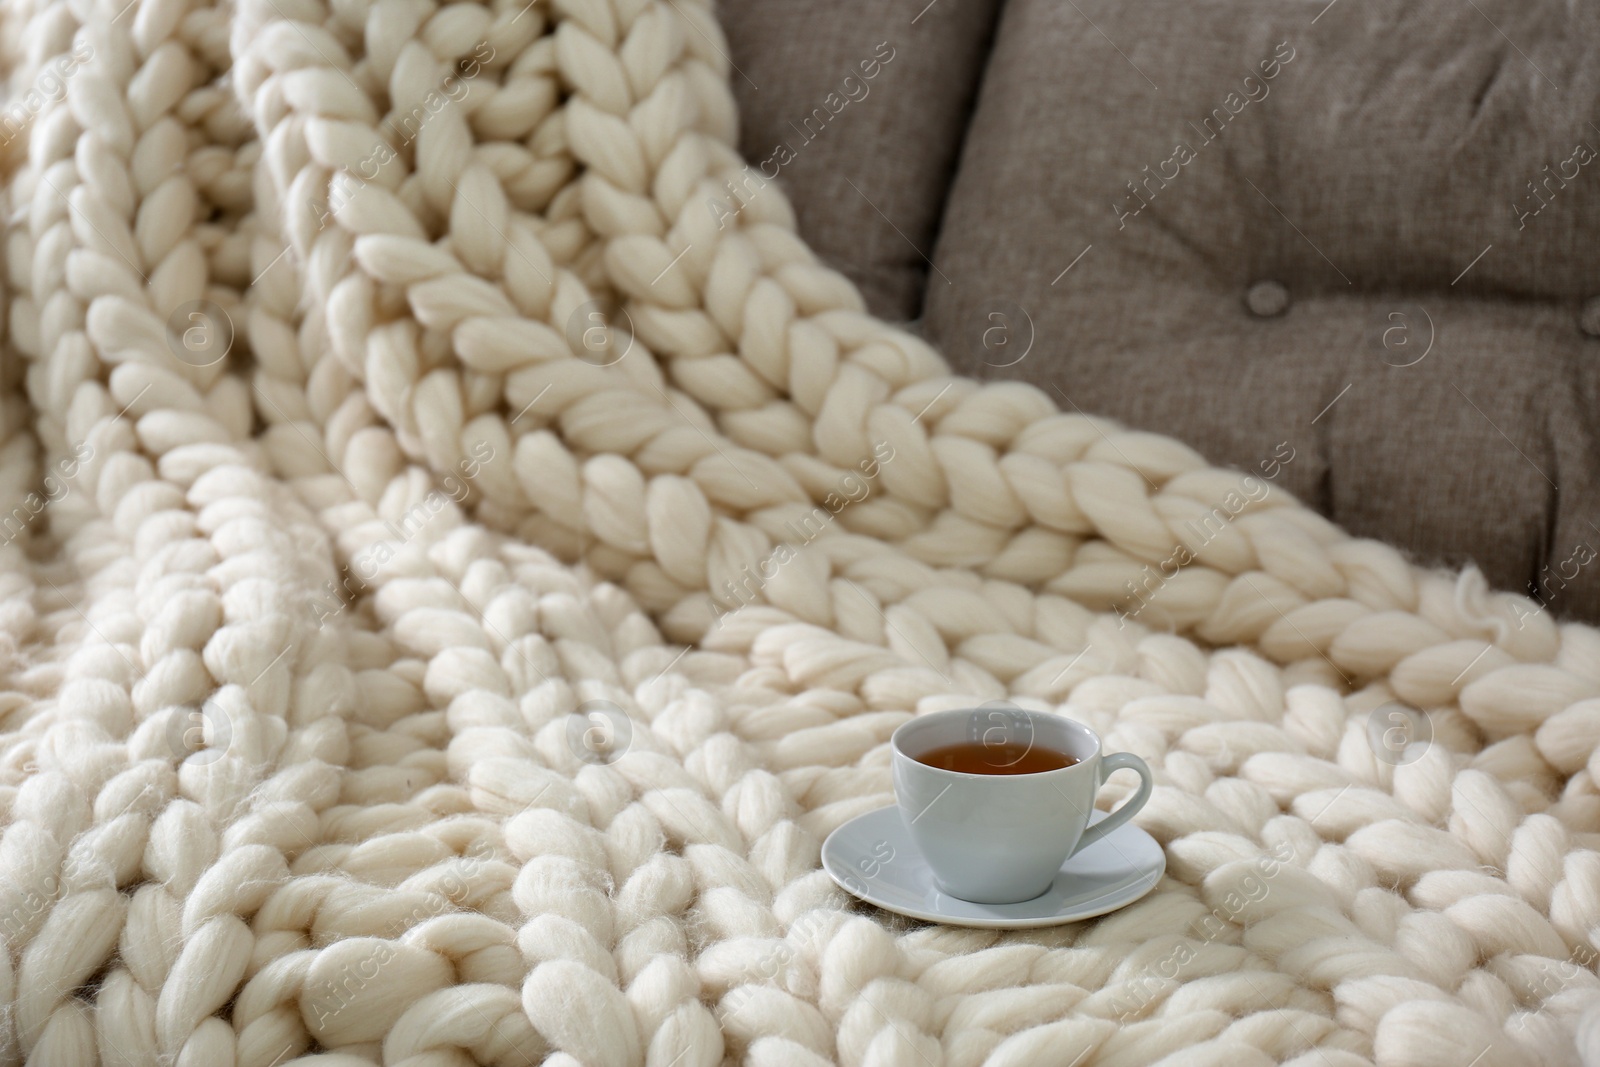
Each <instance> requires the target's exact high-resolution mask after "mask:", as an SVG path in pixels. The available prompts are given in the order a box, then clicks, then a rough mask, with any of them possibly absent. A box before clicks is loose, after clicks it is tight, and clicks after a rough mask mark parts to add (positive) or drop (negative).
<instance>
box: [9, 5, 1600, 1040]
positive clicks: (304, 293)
mask: <svg viewBox="0 0 1600 1067" xmlns="http://www.w3.org/2000/svg"><path fill="white" fill-rule="evenodd" d="M124 5H125V6H124ZM4 28H5V32H4V34H3V41H4V48H5V49H6V53H7V61H8V63H9V65H10V67H9V69H10V72H11V73H10V85H9V95H8V97H7V100H6V103H5V107H4V111H3V115H0V138H3V140H4V145H5V152H6V164H7V168H8V171H7V173H8V181H7V184H6V192H5V194H4V195H5V197H6V200H7V210H6V215H5V217H6V219H7V224H6V232H5V245H4V250H5V258H4V273H5V301H6V318H5V330H6V335H5V349H4V368H5V370H4V373H5V382H6V385H7V390H6V392H5V394H4V400H3V409H0V435H3V443H0V454H3V462H0V506H3V508H4V519H3V523H4V528H5V534H4V537H3V540H4V542H5V543H4V546H3V548H0V556H3V561H4V562H3V571H0V583H3V600H0V669H3V671H4V675H5V685H4V693H3V696H0V727H3V730H4V733H3V735H0V753H3V755H0V825H3V836H0V939H3V944H4V951H0V1004H3V1006H4V1010H3V1011H0V1062H3V1063H6V1064H20V1063H28V1064H37V1065H41V1067H73V1065H79V1064H93V1063H105V1064H118V1065H128V1067H133V1065H138V1067H146V1065H149V1067H154V1065H157V1064H160V1065H179V1067H235V1065H237V1067H272V1065H283V1064H290V1063H310V1062H313V1061H314V1062H317V1063H319V1064H325V1065H328V1067H347V1065H351V1067H353V1065H358V1064H385V1065H405V1067H464V1065H468V1064H490V1065H495V1067H514V1065H525V1064H534V1063H541V1062H548V1063H552V1064H566V1065H575V1064H582V1065H593V1067H624V1065H629V1064H650V1065H653V1067H711V1065H714V1064H720V1063H751V1064H759V1065H796V1067H811V1065H819V1064H825V1063H836V1064H847V1065H851V1067H855V1065H872V1067H891V1065H893V1067H918V1065H923V1064H925V1065H927V1067H964V1065H975V1064H980V1063H983V1064H994V1065H1012V1064H1016V1065H1026V1064H1048V1065H1062V1067H1077V1065H1082V1067H1089V1065H1142V1064H1150V1063H1155V1062H1162V1063H1181V1064H1226V1065H1228V1067H1248V1065H1254V1064H1263V1063H1275V1062H1293V1063H1296V1064H1304V1065H1308V1067H1309V1065H1328V1067H1347V1065H1354V1064H1361V1063H1381V1064H1406V1065H1411V1064H1437V1065H1441V1067H1446V1065H1447V1067H1501V1065H1515V1064H1535V1063H1537V1064H1569V1063H1576V1062H1578V1061H1579V1057H1580V1055H1581V1053H1580V1051H1579V1049H1580V1047H1586V1048H1588V1049H1591V1050H1593V1049H1595V1047H1596V1045H1597V1043H1600V1025H1597V1020H1596V1017H1595V1016H1594V1015H1593V1013H1592V1009H1593V1005H1594V1004H1595V1002H1596V1000H1597V999H1600V978H1597V977H1596V974H1595V966H1594V960H1595V952H1596V948H1597V945H1600V853H1597V852H1596V851H1595V849H1596V847H1597V846H1600V792H1597V786H1596V779H1597V776H1600V757H1597V756H1596V751H1597V746H1600V634H1597V633H1596V632H1595V631H1594V630H1592V629H1590V628H1587V627H1583V626H1577V625H1562V624H1560V623H1558V622H1557V621H1556V620H1554V619H1552V618H1551V617H1550V616H1549V615H1548V614H1546V613H1544V612H1543V611H1541V610H1540V607H1539V606H1538V605H1537V604H1536V603H1534V602H1532V601H1530V600H1527V599H1526V598H1523V597H1520V596H1515V595H1509V594H1501V593H1494V592H1492V591H1490V590H1489V589H1487V588H1486V587H1485V584H1484V583H1483V581H1482V580H1481V578H1479V577H1478V576H1477V575H1476V574H1475V573H1474V572H1470V571H1469V572H1467V573H1466V574H1462V575H1451V574H1445V573H1439V572H1434V571H1425V570H1422V569H1419V568H1418V567H1416V566H1413V565H1411V564H1409V563H1408V562H1407V561H1406V560H1405V559H1404V558H1403V557H1402V556H1401V555H1400V554H1399V553H1398V552H1396V551H1394V550H1393V549H1391V548H1388V547H1385V546H1383V545H1381V544H1375V543H1372V542H1368V541H1362V540H1356V539H1352V538H1351V537H1349V536H1347V535H1345V534H1344V533H1342V532H1341V531H1340V530H1338V529H1336V528H1334V527H1333V526H1331V525H1330V524H1329V523H1327V522H1326V521H1324V520H1322V519H1320V518H1319V517H1318V516H1317V515H1316V514H1314V513H1313V512H1311V511H1310V510H1308V509H1306V508H1305V507H1303V506H1301V505H1300V504H1298V503H1296V502H1295V501H1294V500H1292V499H1290V498H1289V497H1288V496H1287V495H1286V494H1285V493H1284V492H1283V491H1282V490H1280V489H1277V488H1275V486H1274V484H1273V478H1274V476H1275V475H1276V473H1277V471H1278V470H1280V469H1281V465H1282V464H1285V463H1292V462H1293V461H1294V460H1293V457H1294V455H1295V442H1294V441H1292V440H1290V441H1286V442H1285V443H1284V445H1283V446H1282V447H1281V448H1280V449H1278V450H1277V452H1275V453H1274V454H1273V455H1271V456H1263V457H1262V463H1261V465H1260V467H1259V469H1257V470H1253V471H1248V472H1243V473H1241V472H1237V471H1224V470H1217V469H1213V468H1210V467H1208V466H1207V464H1206V463H1204V462H1203V461H1202V460H1201V459H1200V458H1199V457H1198V456H1196V455H1195V454H1194V453H1193V452H1192V451H1191V450H1189V449H1188V448H1186V447H1184V446H1182V445H1180V444H1178V443H1176V442H1174V441H1172V440H1169V439H1166V438H1163V437H1160V436H1156V435H1152V434H1148V433H1134V432H1129V431H1127V430H1124V429H1122V428H1120V427H1118V426H1116V425H1114V424H1112V423H1110V422H1107V421H1104V420H1099V419H1094V418H1091V417H1087V416H1085V415H1083V414H1081V413H1077V412H1076V411H1074V412H1072V413H1067V414H1064V413H1062V412H1061V411H1058V410H1057V408H1056V407H1055V405H1054V404H1053V403H1052V399H1051V398H1050V397H1048V396H1046V395H1043V394H1041V393H1040V392H1038V391H1035V390H1033V389H1030V388H1025V387H1021V386H1016V385H988V386H980V385H978V384H976V383H974V382H971V381H967V380H963V379H960V378H955V377H952V376H950V375H949V373H948V372H947V370H946V367H945V365H944V364H943V363H942V361H941V359H940V358H939V357H938V356H937V355H936V354H935V353H934V352H932V351H930V350H929V349H928V348H927V347H926V346H925V345H924V344H922V343H921V342H919V341H918V340H917V339H916V338H914V337H913V336H910V335H908V334H907V333H905V332H903V331H901V330H897V329H895V328H892V327H890V326H886V325H884V324H882V323H880V322H877V321H875V320H874V319H872V318H871V317H870V316H868V315H867V314H866V313H865V312H864V311H863V306H862V303H861V300H860V298H859V296H858V294H857V293H856V291H855V290H854V289H853V287H852V286H851V285H850V284H849V283H847V282H846V281H845V280H844V279H842V278H841V277H840V276H839V275H838V274H837V273H835V272H833V271H831V270H829V269H828V268H826V267H825V266H824V265H822V264H821V263H819V262H818V260H817V259H816V258H815V257H814V256H813V255H812V254H811V253H810V252H809V251H808V249H807V248H806V246H805V244H804V243H803V242H802V241H801V240H800V239H799V238H798V237H797V236H796V235H795V232H794V225H793V219H792V217H791V212H790V209H789V206H788V204H787V203H786V201H785V199H784V196H783V193H782V192H781V190H780V189H778V188H777V187H776V186H775V185H773V184H771V183H770V182H769V181H768V180H767V177H766V176H765V175H763V174H762V173H761V172H760V170H759V169H758V168H751V167H748V166H746V164H745V163H744V162H743V161H742V160H741V159H740V158H739V157H738V156H737V154H736V153H735V152H734V150H733V149H732V147H731V145H732V144H733V134H734V128H735V122H736V116H735V113H734V108H733V104H732V102H731V97H730V95H729V92H728V86H727V70H728V66H729V60H728V59H727V57H726V55H725V54H724V53H725V46H724V44H723V42H722V38H721V36H720V33H719V30H718V27H717V23H716V20H715V17H714V15H713V13H712V12H711V10H710V9H709V8H708V7H707V6H706V5H705V3H703V2H702V0H554V2H552V0H533V2H531V3H524V2H523V0H493V2H492V3H481V2H478V0H468V2H459V3H450V4H439V3H436V2H434V0H337V2H334V3H328V4H325V3H323V2H322V0H218V2H216V3H215V4H214V5H212V4H210V3H208V0H10V2H9V3H7V4H6V5H5V8H4ZM1307 432H1308V433H1309V432H1310V431H1309V429H1308V431H1307ZM1001 699H1009V700H1012V701H1015V702H1016V703H1018V704H1020V705H1023V706H1028V707H1036V708H1050V709H1061V710H1064V711H1066V712H1068V713H1070V714H1071V715H1073V716H1074V717H1077V718H1079V719H1082V720H1084V721H1086V722H1088V723H1090V724H1091V725H1093V726H1095V727H1096V728H1097V729H1099V730H1101V731H1102V733H1103V734H1104V735H1105V736H1106V738H1107V741H1108V745H1109V747H1110V748H1113V749H1129V750H1132V751H1135V752H1138V753H1140V754H1142V755H1143V756H1144V757H1145V758H1146V759H1148V760H1149V761H1150V762H1151V763H1152V765H1153V766H1154V767H1155V768H1156V774H1157V779H1158V782H1159V785H1158V788H1157V789H1156V791H1155V796H1154V798H1153V799H1152V800H1151V802H1150V804H1149V806H1148V807H1147V808H1146V809H1145V811H1144V812H1143V813H1142V814H1141V815H1140V816H1139V822H1140V824H1141V825H1142V826H1144V827H1145V828H1146V829H1147V830H1148V831H1149V832H1151V833H1152V834H1154V835H1155V836H1156V837H1157V838H1158V839H1159V840H1160V841H1161V842H1162V844H1163V845H1164V846H1165V848H1166V851H1167V856H1168V871H1167V875H1166V877H1165V878H1164V879H1163V881H1162V882H1161V884H1160V886H1159V887H1158V889H1157V890H1156V891H1155V892H1154V893H1152V894H1151V895H1150V896H1149V897H1147V898H1145V899H1144V900H1143V901H1142V902H1140V903H1138V904H1137V905H1135V906H1133V907H1130V908H1128V909H1126V910H1124V911H1122V912H1120V913H1116V914H1113V915H1111V916H1108V917H1105V918H1102V919H1100V920H1097V921H1092V922H1085V923H1079V924H1074V925H1069V926H1066V927H1061V928H1058V929H1051V930H1042V931H1030V932H1025V933H1009V934H1008V933H999V932H993V931H975V930H961V929H954V928H943V927H937V926H929V925H925V924H920V923H913V922H909V921H905V920H900V919H897V918H895V917H892V916H888V915H886V914H884V913H880V912H877V911H875V910H873V909H871V908H869V907H866V906H864V905H860V904H857V903H855V902H854V901H853V900H852V899H851V898H849V897H847V896H846V895H845V894H843V893H842V892H841V891H840V890H838V889H837V888H835V887H834V885H833V883H832V882H831V881H830V880H829V878H828V877H827V875H826V874H824V873H822V872H821V871H820V870H819V868H818V850H819V845H820V842H821V840H822V838H823V837H824V836H825V835H826V834H827V832H828V831H829V830H831V829H832V828H833V827H835V826H837V825H839V824H840V823H842V822H843V821H845V820H846V819H848V818H850V817H852V816H854V815H856V814H858V813H861V812H864V811H867V810H869V809H872V808H874V807H877V806H880V805H883V804H887V803H889V802H891V793H890V790H889V774H888V760H887V745H886V740H887V738H888V735H889V733H890V731H891V730H892V729H893V728H894V727H895V726H897V725H898V724H899V723H901V722H904V721H906V719H907V718H908V717H909V716H911V715H914V714H916V713H918V712H921V711H927V710H930V709H936V708H946V707H960V706H966V705H975V704H979V703H982V702H985V701H993V700H1001ZM1128 788H1129V787H1128V786H1124V785H1122V784H1121V783H1120V782H1119V781H1116V780H1114V781H1113V783H1112V785H1111V786H1110V787H1108V788H1107V790H1106V791H1105V793H1104V795H1103V796H1102V803H1103V804H1107V805H1109V804H1111V803H1113V802H1114V801H1116V800H1117V799H1118V798H1119V797H1120V796H1123V795H1125V794H1126V792H1127V791H1128ZM889 862H892V860H890V861H889ZM868 873H869V874H870V872H868ZM1585 1042H1586V1043H1587V1044H1585Z"/></svg>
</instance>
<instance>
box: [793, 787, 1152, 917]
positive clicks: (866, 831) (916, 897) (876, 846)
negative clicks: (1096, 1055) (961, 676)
mask: <svg viewBox="0 0 1600 1067" xmlns="http://www.w3.org/2000/svg"><path fill="white" fill-rule="evenodd" d="M1105 817H1106V813H1105V812H1103V811H1096V812H1094V813H1093V814H1092V815H1091V816H1090V818H1089V822H1090V824H1091V825H1092V824H1094V823H1097V822H1099V821H1100V820H1101V819H1104V818H1105ZM822 866H823V868H824V869H825V870H826V871H827V872H828V874H829V875H830V876H831V877H832V878H833V880H834V881H835V882H838V883H839V885H840V886H841V887H842V888H843V889H844V890H845V891H846V892H848V893H852V894H854V895H855V896H858V897H860V898H861V899H862V900H865V901H866V902H867V903H869V904H875V905H877V906H878V907H880V908H882V909H884V910H885V911H892V912H895V913H897V914H900V915H906V916H909V917H911V918H913V919H924V920H926V921H928V922H935V923H946V924H948V925H950V926H982V927H991V928H1002V929H1004V928H1021V927H1029V926H1058V925H1060V924H1062V923H1070V922H1075V921H1077V920H1079V919H1088V918H1092V917H1093V916H1096V915H1104V914H1105V913H1106V912H1108V911H1116V910H1117V909H1118V908H1121V907H1125V906H1127V905H1129V904H1132V903H1133V902H1134V901H1136V900H1138V899H1139V898H1140V897H1142V896H1144V895H1145V894H1146V893H1148V892H1150V890H1152V889H1154V888H1155V887H1156V883H1157V882H1159V881H1160V880H1161V874H1162V872H1163V871H1165V870H1166V869H1167V856H1166V853H1165V852H1163V851H1162V850H1161V846H1160V845H1159V844H1157V843H1156V839H1155V838H1153V837H1151V836H1150V835H1149V834H1147V833H1145V832H1144V831H1143V830H1141V829H1139V828H1138V827H1137V826H1134V825H1133V824H1132V823H1129V824H1128V825H1126V826H1124V827H1122V828H1121V829H1119V830H1116V831H1114V832H1112V833H1111V834H1110V835H1108V836H1107V837H1106V838H1105V839H1104V840H1101V841H1097V842H1096V843H1094V844H1092V845H1090V846H1089V847H1088V848H1086V849H1084V850H1083V851H1082V852H1080V853H1078V854H1077V855H1076V856H1073V857H1072V858H1071V859H1069V860H1067V862H1066V863H1064V864H1062V866H1061V873H1060V874H1058V875H1056V880H1055V882H1054V883H1052V884H1051V886H1050V888H1049V889H1047V890H1046V891H1045V892H1044V893H1043V894H1041V895H1040V896H1037V897H1034V898H1033V899H1032V900H1025V901H1023V902H1022V903H1020V904H974V903H972V902H971V901H967V900H958V899H956V898H955V897H952V896H950V895H949V894H947V893H943V892H941V891H940V890H939V888H938V887H937V886H935V885H934V884H933V872H931V871H930V870H928V865H927V862H926V861H925V860H924V859H923V858H922V853H921V852H919V851H917V846H916V843H915V842H913V841H912V840H911V834H910V833H909V832H908V831H907V830H906V826H905V822H904V820H903V819H902V818H901V816H900V809H899V808H897V807H893V806H890V807H887V808H879V809H878V810H877V811H869V812H867V813H866V814H865V815H858V816H856V817H855V818H854V819H851V820H850V821H849V822H847V823H845V824H844V825H843V826H841V827H839V828H838V829H837V830H835V831H834V832H833V833H831V834H829V835H828V839H827V840H826V841H824V842H823V843H822Z"/></svg>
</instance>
